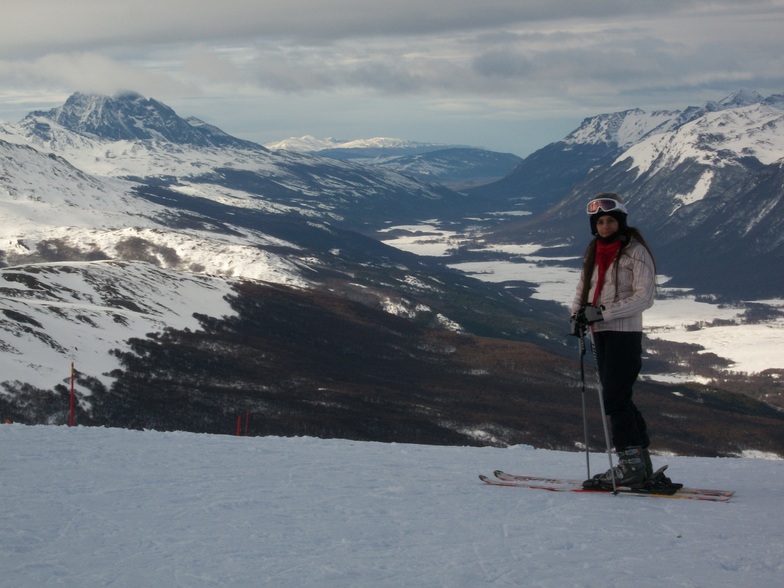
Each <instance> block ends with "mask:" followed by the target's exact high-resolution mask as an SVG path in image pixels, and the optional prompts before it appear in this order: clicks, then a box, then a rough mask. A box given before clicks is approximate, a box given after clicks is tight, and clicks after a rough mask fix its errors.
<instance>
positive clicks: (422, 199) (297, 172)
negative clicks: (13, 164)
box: [0, 93, 465, 228]
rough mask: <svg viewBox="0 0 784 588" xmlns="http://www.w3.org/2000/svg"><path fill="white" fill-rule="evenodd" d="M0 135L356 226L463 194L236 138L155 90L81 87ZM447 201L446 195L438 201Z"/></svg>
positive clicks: (198, 191)
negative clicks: (99, 91) (151, 94)
mask: <svg viewBox="0 0 784 588" xmlns="http://www.w3.org/2000/svg"><path fill="white" fill-rule="evenodd" d="M0 138H2V139H4V140H6V141H8V142H10V143H18V144H24V145H29V146H32V147H34V148H35V149H37V150H39V151H42V152H44V153H46V152H52V153H56V154H58V155H59V156H61V157H63V158H65V159H67V160H68V161H69V162H71V163H72V164H73V165H74V166H76V167H78V168H79V169H81V170H83V171H85V172H89V173H94V174H96V175H99V176H103V177H107V176H108V177H115V178H124V179H129V180H134V181H137V182H138V183H141V184H147V185H149V184H153V185H155V186H156V187H158V188H168V189H172V190H174V191H176V192H180V193H185V194H188V195H205V196H206V197H207V198H212V199H217V200H220V201H231V200H235V201H238V199H236V198H233V195H234V194H235V193H242V194H250V195H251V198H250V199H244V202H243V204H242V206H246V207H252V208H253V207H257V208H263V209H266V210H277V211H278V212H281V213H283V214H289V213H293V212H297V213H299V214H300V215H301V216H303V217H305V216H307V217H311V218H313V217H317V218H323V219H329V220H330V221H332V222H342V223H343V224H344V225H345V226H350V227H353V228H358V227H362V226H366V225H368V224H371V225H373V226H377V225H380V224H382V223H383V222H387V221H390V220H393V221H394V220H395V219H396V218H397V219H401V220H405V221H408V220H410V218H411V217H412V216H414V215H416V214H421V215H423V217H425V218H426V217H427V216H430V215H432V214H434V213H435V212H436V211H437V210H438V209H439V208H440V207H442V206H443V205H444V204H445V203H452V205H458V206H460V205H462V203H463V202H464V201H465V197H464V196H461V195H459V194H457V193H455V192H453V191H451V190H448V189H446V188H443V187H440V186H435V185H430V184H424V183H422V182H419V181H417V180H414V179H412V178H410V177H407V176H403V175H401V174H398V173H395V172H391V171H389V170H386V169H383V168H371V167H368V166H362V165H357V164H354V163H351V162H344V161H339V160H336V159H333V158H328V157H320V156H317V155H310V154H305V153H296V152H290V151H270V150H268V149H266V148H264V147H262V146H261V145H257V144H255V143H252V142H249V141H242V140H239V139H235V138H234V137H231V136H229V135H227V134H226V133H224V132H222V131H220V130H219V129H217V128H216V127H213V126H211V125H207V124H205V123H203V122H201V121H198V120H197V119H194V118H189V119H187V120H186V119H183V118H181V117H179V116H178V115H177V114H176V113H175V112H174V111H173V110H172V109H170V108H169V107H167V106H165V105H163V104H161V103H160V102H157V101H155V100H152V99H149V100H148V99H144V98H143V97H141V96H139V95H137V94H132V93H125V94H120V95H117V96H115V97H112V98H109V97H106V96H99V95H85V94H79V93H76V94H74V95H73V96H71V97H70V98H69V99H68V100H67V101H66V103H65V104H64V105H63V106H62V107H59V108H55V109H52V110H50V111H46V112H44V111H36V112H32V113H30V114H29V115H28V116H27V117H25V118H24V119H23V120H22V121H20V123H19V124H17V125H7V124H6V125H2V127H0ZM442 201H443V202H442Z"/></svg>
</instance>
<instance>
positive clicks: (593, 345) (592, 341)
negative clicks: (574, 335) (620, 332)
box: [591, 328, 618, 494]
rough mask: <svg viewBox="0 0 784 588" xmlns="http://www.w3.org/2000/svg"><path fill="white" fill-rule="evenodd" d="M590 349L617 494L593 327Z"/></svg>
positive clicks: (616, 488) (615, 487)
mask: <svg viewBox="0 0 784 588" xmlns="http://www.w3.org/2000/svg"><path fill="white" fill-rule="evenodd" d="M591 350H592V351H593V363H594V365H595V366H596V383H597V385H598V388H599V410H600V411H601V413H602V425H604V442H605V444H606V445H607V459H608V460H609V461H610V478H611V479H612V488H613V494H618V487H617V485H616V483H615V468H614V467H613V460H612V449H611V448H610V431H609V429H608V428H607V415H605V414H604V389H603V388H602V376H601V374H600V373H599V356H598V354H597V353H596V341H595V340H594V333H593V328H591Z"/></svg>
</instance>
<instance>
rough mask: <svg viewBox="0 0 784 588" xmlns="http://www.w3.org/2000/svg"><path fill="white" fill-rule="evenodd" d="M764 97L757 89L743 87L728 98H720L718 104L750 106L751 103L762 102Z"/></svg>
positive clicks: (728, 106)
mask: <svg viewBox="0 0 784 588" xmlns="http://www.w3.org/2000/svg"><path fill="white" fill-rule="evenodd" d="M763 99H764V98H763V96H762V95H761V94H760V93H759V92H756V91H755V90H748V89H741V90H737V91H736V92H733V93H732V94H730V95H729V96H727V97H726V98H723V99H722V100H719V101H718V103H717V104H718V105H719V106H720V107H721V108H735V107H738V106H749V105H750V104H756V103H757V102H761V101H762V100H763Z"/></svg>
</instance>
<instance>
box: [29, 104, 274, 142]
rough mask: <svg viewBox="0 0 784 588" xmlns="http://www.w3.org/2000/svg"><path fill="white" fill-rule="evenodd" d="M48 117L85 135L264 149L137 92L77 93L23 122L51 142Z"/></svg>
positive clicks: (34, 113)
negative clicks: (113, 94)
mask: <svg viewBox="0 0 784 588" xmlns="http://www.w3.org/2000/svg"><path fill="white" fill-rule="evenodd" d="M28 119H32V120H28ZM46 120H48V121H51V122H54V123H57V124H58V125H60V126H61V127H62V128H65V129H68V130H69V131H73V132H75V133H78V134H81V135H85V136H88V137H94V138H100V139H107V140H114V141H122V140H128V141H140V140H141V141H144V140H158V141H168V142H171V143H176V144H183V145H194V146H217V147H243V148H248V147H251V146H252V147H255V148H258V149H261V147H260V146H258V145H256V144H254V143H251V142H249V141H242V140H240V139H237V138H235V137H232V136H231V135H228V134H227V133H224V132H223V131H221V130H220V129H218V128H217V127H214V126H212V125H207V124H206V123H204V122H203V121H200V120H198V119H191V120H186V119H183V118H181V117H179V116H178V115H177V114H176V113H175V112H174V110H173V109H172V108H170V107H169V106H167V105H165V104H163V103H162V102H158V101H157V100H154V99H152V98H149V99H147V98H144V97H143V96H141V95H140V94H137V93H135V92H124V93H121V94H117V95H115V96H113V97H109V96H103V95H99V94H83V93H81V92H76V93H75V94H73V95H71V96H70V97H69V98H68V99H67V100H66V101H65V104H63V105H62V106H58V107H56V108H53V109H51V110H48V111H35V112H32V113H30V114H29V115H28V116H27V117H26V118H25V119H23V120H22V121H21V123H20V124H21V125H22V126H25V127H26V128H27V129H28V131H30V132H33V133H35V134H36V135H38V136H39V138H40V139H41V140H43V141H48V140H50V136H49V135H48V131H49V130H48V129H47V128H46V124H45V121H46Z"/></svg>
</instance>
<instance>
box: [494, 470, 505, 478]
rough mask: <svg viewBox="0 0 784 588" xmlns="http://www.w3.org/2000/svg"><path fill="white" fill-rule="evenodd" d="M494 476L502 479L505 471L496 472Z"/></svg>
mask: <svg viewBox="0 0 784 588" xmlns="http://www.w3.org/2000/svg"><path fill="white" fill-rule="evenodd" d="M493 475H494V476H495V477H496V478H500V477H501V476H503V475H504V470H495V471H494V472H493Z"/></svg>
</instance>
